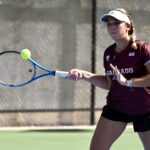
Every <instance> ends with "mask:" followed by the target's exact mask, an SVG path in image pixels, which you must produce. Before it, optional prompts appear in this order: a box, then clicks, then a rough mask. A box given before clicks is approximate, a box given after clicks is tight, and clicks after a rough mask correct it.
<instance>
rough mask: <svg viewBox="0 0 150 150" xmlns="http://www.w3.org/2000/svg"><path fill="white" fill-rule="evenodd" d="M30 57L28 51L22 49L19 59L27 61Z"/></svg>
mask: <svg viewBox="0 0 150 150" xmlns="http://www.w3.org/2000/svg"><path fill="white" fill-rule="evenodd" d="M30 57H31V52H30V50H28V49H23V50H22V51H21V58H22V59H29V58H30Z"/></svg>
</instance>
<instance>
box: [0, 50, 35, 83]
mask: <svg viewBox="0 0 150 150" xmlns="http://www.w3.org/2000/svg"><path fill="white" fill-rule="evenodd" d="M31 70H32V71H31ZM33 70H34V67H33V65H32V63H30V62H29V61H27V60H23V59H22V58H21V57H20V55H19V54H16V53H4V54H2V55H0V72H1V73H0V81H1V82H4V83H6V84H10V85H18V84H22V83H25V82H27V81H28V80H30V79H31V78H32V77H33Z"/></svg>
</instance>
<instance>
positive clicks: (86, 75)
mask: <svg viewBox="0 0 150 150" xmlns="http://www.w3.org/2000/svg"><path fill="white" fill-rule="evenodd" d="M69 79H71V80H81V79H82V80H85V81H88V82H89V83H91V84H93V85H95V86H98V87H100V88H103V89H106V90H109V89H110V86H111V80H110V79H109V78H108V77H107V76H106V75H98V74H94V73H91V72H88V71H85V70H79V69H72V70H70V77H69Z"/></svg>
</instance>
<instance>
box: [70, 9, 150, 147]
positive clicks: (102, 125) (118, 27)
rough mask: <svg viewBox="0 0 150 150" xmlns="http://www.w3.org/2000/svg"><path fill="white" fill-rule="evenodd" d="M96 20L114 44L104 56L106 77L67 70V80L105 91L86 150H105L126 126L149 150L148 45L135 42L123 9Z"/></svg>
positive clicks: (130, 19) (129, 19)
mask: <svg viewBox="0 0 150 150" xmlns="http://www.w3.org/2000/svg"><path fill="white" fill-rule="evenodd" d="M100 20H101V21H102V22H105V23H106V26H107V31H108V33H109V35H110V37H111V38H112V39H113V40H114V44H112V45H110V46H108V48H106V50H105V52H104V57H103V61H104V68H105V72H106V75H98V74H94V73H91V72H88V71H85V70H79V69H71V70H70V77H69V79H71V80H81V79H82V80H85V81H87V82H89V83H91V84H93V85H95V86H98V87H100V88H103V89H107V90H109V91H108V95H107V103H106V105H105V106H104V107H103V111H102V114H101V117H100V119H99V121H98V124H97V127H96V130H95V132H94V135H93V138H92V141H91V146H90V150H109V149H110V148H111V146H112V144H113V143H114V142H115V141H116V140H117V139H118V137H119V136H120V135H121V134H122V133H123V131H124V130H125V128H126V126H127V124H128V123H132V124H133V128H134V131H135V132H137V133H138V135H139V137H140V139H141V142H142V144H143V146H144V149H145V150H150V44H148V43H146V42H145V41H142V40H139V39H137V38H136V36H135V28H134V24H133V21H132V18H131V16H130V15H129V13H128V12H127V11H126V10H125V9H123V8H118V9H115V10H112V11H109V12H108V13H107V14H104V15H103V16H102V17H101V18H100Z"/></svg>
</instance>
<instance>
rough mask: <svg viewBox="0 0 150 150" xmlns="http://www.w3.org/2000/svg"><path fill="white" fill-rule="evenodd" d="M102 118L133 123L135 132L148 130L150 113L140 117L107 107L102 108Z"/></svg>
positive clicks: (149, 128) (149, 127)
mask: <svg viewBox="0 0 150 150" xmlns="http://www.w3.org/2000/svg"><path fill="white" fill-rule="evenodd" d="M102 116H103V117H105V118H107V119H110V120H113V121H120V122H126V123H133V128H134V131H135V132H144V131H148V130H150V112H149V113H146V114H142V115H129V114H126V113H122V112H119V111H117V110H115V109H113V108H110V107H109V106H104V108H103V111H102Z"/></svg>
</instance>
